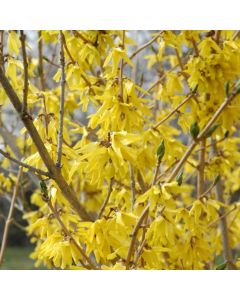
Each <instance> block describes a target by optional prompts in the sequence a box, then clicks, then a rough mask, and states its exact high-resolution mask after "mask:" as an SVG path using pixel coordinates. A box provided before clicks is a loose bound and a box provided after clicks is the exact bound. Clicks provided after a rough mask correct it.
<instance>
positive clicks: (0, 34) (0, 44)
mask: <svg viewBox="0 0 240 300" xmlns="http://www.w3.org/2000/svg"><path fill="white" fill-rule="evenodd" d="M3 39H4V30H0V67H3V64H4V56H3Z"/></svg>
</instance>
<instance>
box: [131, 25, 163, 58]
mask: <svg viewBox="0 0 240 300" xmlns="http://www.w3.org/2000/svg"><path fill="white" fill-rule="evenodd" d="M163 31H164V30H161V31H160V32H159V33H158V34H157V35H156V36H155V37H154V38H152V39H151V40H150V41H149V42H147V43H146V44H144V45H142V46H141V47H139V48H138V49H137V50H136V51H135V52H133V54H132V55H131V56H130V57H129V58H130V59H133V58H134V57H135V56H136V55H137V54H138V53H139V52H141V51H143V50H144V49H145V48H147V47H148V46H150V45H151V44H152V43H154V42H155V41H156V40H157V39H158V38H159V37H160V36H161V35H162V33H163Z"/></svg>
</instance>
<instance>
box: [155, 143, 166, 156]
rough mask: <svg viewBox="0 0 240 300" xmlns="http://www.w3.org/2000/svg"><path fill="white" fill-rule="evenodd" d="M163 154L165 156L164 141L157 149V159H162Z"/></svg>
mask: <svg viewBox="0 0 240 300" xmlns="http://www.w3.org/2000/svg"><path fill="white" fill-rule="evenodd" d="M164 154H165V145H164V140H162V141H161V143H160V145H159V147H158V149H157V156H158V159H159V160H161V159H162V158H163V156H164Z"/></svg>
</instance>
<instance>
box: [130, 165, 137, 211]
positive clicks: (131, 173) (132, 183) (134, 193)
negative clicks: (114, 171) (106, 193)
mask: <svg viewBox="0 0 240 300" xmlns="http://www.w3.org/2000/svg"><path fill="white" fill-rule="evenodd" d="M129 172H130V181H131V191H132V210H133V207H134V203H135V198H136V186H135V178H134V172H133V166H132V164H131V163H130V162H129Z"/></svg>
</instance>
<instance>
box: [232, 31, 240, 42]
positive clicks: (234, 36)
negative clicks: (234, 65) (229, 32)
mask: <svg viewBox="0 0 240 300" xmlns="http://www.w3.org/2000/svg"><path fill="white" fill-rule="evenodd" d="M239 34H240V30H236V32H235V33H234V35H233V38H232V39H233V41H235V40H236V39H237V38H238V37H239Z"/></svg>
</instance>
